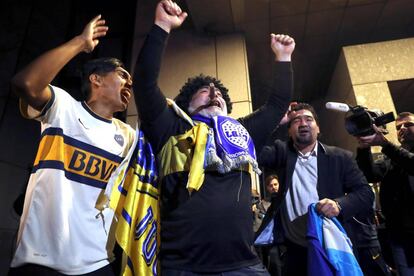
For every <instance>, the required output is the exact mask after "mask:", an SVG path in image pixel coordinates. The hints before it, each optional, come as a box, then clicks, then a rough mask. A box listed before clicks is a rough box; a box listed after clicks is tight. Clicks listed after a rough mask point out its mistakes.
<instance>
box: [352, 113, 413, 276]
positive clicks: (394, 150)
mask: <svg viewBox="0 0 414 276" xmlns="http://www.w3.org/2000/svg"><path fill="white" fill-rule="evenodd" d="M373 127H374V129H375V133H374V134H373V135H370V136H365V137H358V138H357V139H358V142H359V148H358V150H357V162H358V165H359V167H360V168H361V170H362V171H363V172H364V174H365V175H366V177H367V179H368V181H370V182H381V186H380V202H381V208H382V212H383V214H384V216H385V226H386V231H387V234H388V238H389V242H390V246H391V250H392V255H393V259H394V264H395V266H396V269H397V271H398V273H399V275H402V276H407V275H414V208H413V206H412V204H413V202H414V153H413V152H414V114H413V113H409V112H402V113H400V114H398V116H397V119H396V120H395V127H396V129H397V135H398V141H399V142H400V143H401V146H397V145H394V144H393V143H392V142H390V141H389V140H388V139H387V138H386V137H385V135H384V133H383V131H382V130H381V129H380V128H378V127H376V126H375V125H373ZM371 146H380V147H381V153H382V154H381V155H380V156H379V158H377V159H376V160H375V161H374V160H373V156H372V154H371V150H370V147H371Z"/></svg>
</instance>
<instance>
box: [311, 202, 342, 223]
mask: <svg viewBox="0 0 414 276" xmlns="http://www.w3.org/2000/svg"><path fill="white" fill-rule="evenodd" d="M316 210H317V211H318V212H319V213H320V214H322V215H324V216H325V217H328V218H333V217H336V216H338V215H339V212H340V211H341V210H340V209H339V205H338V203H336V201H334V200H332V199H329V198H324V199H321V200H319V201H318V203H317V204H316Z"/></svg>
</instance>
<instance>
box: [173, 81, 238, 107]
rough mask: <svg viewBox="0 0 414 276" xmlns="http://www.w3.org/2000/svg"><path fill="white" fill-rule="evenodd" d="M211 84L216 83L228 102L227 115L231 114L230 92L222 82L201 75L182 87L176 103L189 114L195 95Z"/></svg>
mask: <svg viewBox="0 0 414 276" xmlns="http://www.w3.org/2000/svg"><path fill="white" fill-rule="evenodd" d="M210 83H214V86H215V87H216V88H218V89H219V90H220V92H221V95H223V99H224V101H225V102H226V106H227V113H229V114H230V113H231V110H232V103H231V101H230V96H229V93H228V92H229V90H228V89H227V88H226V87H225V86H224V85H223V84H222V83H221V81H220V80H218V79H216V78H214V77H211V76H205V75H203V74H200V75H198V76H195V77H192V78H188V80H187V82H186V83H185V84H184V85H183V87H181V89H180V93H179V94H178V95H177V96H176V97H175V99H174V101H175V103H176V104H177V105H178V106H179V107H180V108H181V109H182V110H184V111H185V112H187V113H188V107H189V105H190V102H191V99H192V98H193V95H194V94H195V93H196V92H197V91H198V90H199V89H200V88H202V87H204V86H208V85H209V84H210Z"/></svg>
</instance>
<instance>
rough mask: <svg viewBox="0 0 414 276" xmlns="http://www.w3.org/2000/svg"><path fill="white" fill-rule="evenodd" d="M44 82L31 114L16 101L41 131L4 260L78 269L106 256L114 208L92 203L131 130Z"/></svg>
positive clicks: (85, 270) (126, 144)
mask: <svg viewBox="0 0 414 276" xmlns="http://www.w3.org/2000/svg"><path fill="white" fill-rule="evenodd" d="M50 87H51V90H52V98H51V100H50V101H49V103H48V104H47V105H46V107H45V108H44V110H43V111H42V112H41V113H40V114H39V112H38V114H36V115H37V117H35V116H33V111H34V110H33V109H32V108H31V107H30V106H27V104H26V105H25V104H24V102H21V110H22V113H23V115H26V116H27V117H31V118H35V119H36V120H39V121H40V122H41V131H42V135H41V140H40V143H39V149H38V153H37V156H36V160H35V162H34V165H33V171H32V174H31V176H30V180H29V184H28V186H27V191H26V198H25V202H24V209H23V214H22V217H21V221H20V228H19V233H18V238H17V249H16V253H15V256H14V258H13V261H12V264H11V266H12V267H17V266H21V265H23V264H27V263H34V264H38V265H42V266H47V267H50V268H52V269H55V270H57V271H59V272H61V273H64V274H69V275H73V274H84V273H89V272H91V271H95V270H97V269H99V268H101V267H103V266H105V265H107V264H109V262H110V259H111V257H112V244H110V243H111V242H110V241H109V240H108V237H109V236H110V234H109V233H110V227H111V224H112V220H113V215H114V214H113V211H112V210H110V209H109V208H105V209H104V210H103V211H102V212H100V211H99V210H98V209H96V208H95V205H96V204H97V200H98V197H99V195H100V194H101V193H103V192H104V189H105V187H106V183H107V181H108V179H109V177H110V175H111V173H112V172H113V171H114V170H115V168H116V167H117V166H118V164H119V163H120V162H121V160H122V158H123V157H124V156H125V155H126V153H127V152H128V149H129V147H130V146H131V144H132V142H133V138H134V130H133V129H132V128H131V127H130V126H129V125H127V124H125V123H123V122H121V121H119V120H117V119H112V120H107V119H104V118H102V117H99V116H98V115H96V114H95V113H93V111H92V110H90V108H89V107H88V106H87V105H86V104H85V103H84V102H78V101H76V100H75V99H73V98H72V97H71V96H70V95H69V94H68V93H67V92H66V91H64V90H62V89H60V88H58V87H54V86H50ZM111 230H112V231H113V230H114V229H111ZM111 233H112V232H111ZM110 240H113V239H110Z"/></svg>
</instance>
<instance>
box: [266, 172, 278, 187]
mask: <svg viewBox="0 0 414 276" xmlns="http://www.w3.org/2000/svg"><path fill="white" fill-rule="evenodd" d="M273 179H276V180H277V182H279V177H277V175H276V174H271V175H268V176H267V177H266V179H265V185H266V186H267V185H269V184H270V182H272V180H273Z"/></svg>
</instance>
